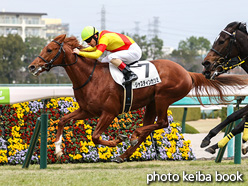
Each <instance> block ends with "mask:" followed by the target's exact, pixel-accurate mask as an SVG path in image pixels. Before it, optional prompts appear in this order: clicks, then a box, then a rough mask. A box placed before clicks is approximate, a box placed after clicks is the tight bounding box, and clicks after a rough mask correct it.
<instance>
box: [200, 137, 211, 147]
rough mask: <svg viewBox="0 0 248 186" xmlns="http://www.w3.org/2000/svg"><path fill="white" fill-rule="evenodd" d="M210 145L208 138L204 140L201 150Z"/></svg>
mask: <svg viewBox="0 0 248 186" xmlns="http://www.w3.org/2000/svg"><path fill="white" fill-rule="evenodd" d="M209 144H210V140H209V139H208V138H204V139H203V140H202V143H201V148H204V147H206V146H208V145H209Z"/></svg>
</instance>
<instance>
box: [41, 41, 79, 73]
mask: <svg viewBox="0 0 248 186" xmlns="http://www.w3.org/2000/svg"><path fill="white" fill-rule="evenodd" d="M52 42H55V43H57V44H58V45H59V46H60V48H59V51H58V53H57V54H56V55H55V56H54V58H52V59H51V60H50V61H47V60H46V59H44V58H43V57H42V56H38V57H39V58H41V59H42V60H43V61H44V62H45V63H46V64H45V65H44V66H42V68H44V69H45V70H47V71H49V70H51V68H53V67H56V66H62V67H66V66H71V65H74V64H76V63H77V61H78V56H77V55H76V54H75V56H76V60H75V62H74V63H71V64H66V63H65V50H64V48H63V46H64V42H62V43H59V42H58V41H56V40H52ZM62 51H63V53H64V57H63V61H62V63H61V64H58V65H54V64H53V63H54V61H55V60H56V59H58V57H59V56H60V54H61V53H62Z"/></svg>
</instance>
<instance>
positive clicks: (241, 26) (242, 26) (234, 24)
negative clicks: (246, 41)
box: [225, 21, 247, 34]
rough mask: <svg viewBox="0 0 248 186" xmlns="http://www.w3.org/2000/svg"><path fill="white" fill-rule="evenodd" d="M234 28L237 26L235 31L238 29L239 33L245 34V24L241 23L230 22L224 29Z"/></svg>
mask: <svg viewBox="0 0 248 186" xmlns="http://www.w3.org/2000/svg"><path fill="white" fill-rule="evenodd" d="M234 26H238V28H237V29H239V30H240V31H242V32H244V33H246V34H247V29H246V23H242V22H238V21H234V22H231V23H229V24H228V25H227V26H226V28H225V29H227V28H232V27H234Z"/></svg>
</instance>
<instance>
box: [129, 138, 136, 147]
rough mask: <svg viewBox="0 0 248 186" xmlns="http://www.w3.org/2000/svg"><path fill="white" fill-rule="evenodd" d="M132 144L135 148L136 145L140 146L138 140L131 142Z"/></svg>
mask: <svg viewBox="0 0 248 186" xmlns="http://www.w3.org/2000/svg"><path fill="white" fill-rule="evenodd" d="M130 143H131V146H132V147H134V146H135V145H137V144H138V139H135V140H132V141H130Z"/></svg>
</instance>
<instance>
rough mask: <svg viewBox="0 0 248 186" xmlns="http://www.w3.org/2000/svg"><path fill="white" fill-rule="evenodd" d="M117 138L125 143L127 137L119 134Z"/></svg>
mask: <svg viewBox="0 0 248 186" xmlns="http://www.w3.org/2000/svg"><path fill="white" fill-rule="evenodd" d="M117 138H118V139H120V140H121V141H125V140H126V139H127V136H126V135H124V134H119V135H118V136H117Z"/></svg>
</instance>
